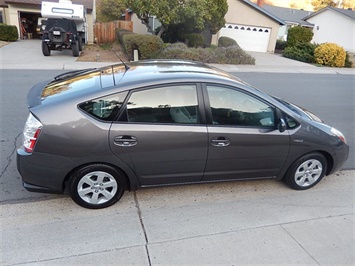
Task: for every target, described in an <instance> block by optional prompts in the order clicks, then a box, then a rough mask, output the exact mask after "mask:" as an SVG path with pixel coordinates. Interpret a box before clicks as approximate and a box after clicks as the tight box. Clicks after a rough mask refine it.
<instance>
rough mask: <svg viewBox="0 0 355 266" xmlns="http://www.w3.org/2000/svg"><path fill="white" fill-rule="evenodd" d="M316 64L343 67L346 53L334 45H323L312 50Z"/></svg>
mask: <svg viewBox="0 0 355 266" xmlns="http://www.w3.org/2000/svg"><path fill="white" fill-rule="evenodd" d="M314 58H315V61H316V63H318V64H321V65H324V66H330V67H344V66H345V59H346V51H345V50H344V48H343V47H341V46H339V45H337V44H335V43H323V44H321V45H319V46H318V47H317V48H316V49H315V50H314Z"/></svg>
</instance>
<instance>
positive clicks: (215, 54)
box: [157, 43, 255, 65]
mask: <svg viewBox="0 0 355 266" xmlns="http://www.w3.org/2000/svg"><path fill="white" fill-rule="evenodd" d="M157 58H160V59H182V60H193V61H199V62H203V63H217V64H236V65H254V64H255V58H253V57H252V56H250V55H249V54H247V53H246V52H245V51H244V50H242V49H241V48H239V46H229V47H216V48H188V47H187V46H186V45H185V44H183V43H174V44H171V45H169V46H168V47H166V48H164V49H163V51H162V52H161V53H159V54H158V55H157Z"/></svg>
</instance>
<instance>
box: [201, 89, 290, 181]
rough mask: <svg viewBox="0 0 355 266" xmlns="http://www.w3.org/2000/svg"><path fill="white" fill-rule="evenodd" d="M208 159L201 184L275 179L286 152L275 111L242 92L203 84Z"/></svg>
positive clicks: (286, 135)
mask: <svg viewBox="0 0 355 266" xmlns="http://www.w3.org/2000/svg"><path fill="white" fill-rule="evenodd" d="M204 94H205V101H206V102H207V117H208V118H209V120H210V123H209V125H208V143H209V144H208V146H209V149H208V160H207V165H206V170H205V174H204V177H203V181H210V180H227V179H239V178H262V177H274V176H276V175H277V174H278V173H279V172H280V170H281V168H282V167H283V165H284V163H285V161H286V159H287V156H288V152H289V133H288V131H287V130H286V131H284V132H282V133H281V132H280V131H279V130H278V129H277V123H278V117H277V112H276V108H275V107H274V106H272V105H270V104H269V103H267V102H266V101H264V100H262V99H261V98H259V97H256V96H255V95H253V94H250V93H247V92H245V91H243V90H239V89H237V88H231V87H223V86H220V85H208V84H207V85H206V87H205V90H204Z"/></svg>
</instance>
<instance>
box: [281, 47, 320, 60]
mask: <svg viewBox="0 0 355 266" xmlns="http://www.w3.org/2000/svg"><path fill="white" fill-rule="evenodd" d="M316 47H318V44H311V43H303V44H301V43H299V44H296V45H295V46H287V47H286V48H285V49H284V51H283V56H284V57H287V58H290V59H294V60H297V61H301V62H306V63H314V62H315V59H314V50H315V49H316Z"/></svg>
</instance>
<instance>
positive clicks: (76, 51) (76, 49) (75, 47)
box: [71, 41, 79, 57]
mask: <svg viewBox="0 0 355 266" xmlns="http://www.w3.org/2000/svg"><path fill="white" fill-rule="evenodd" d="M71 49H72V51H73V56H74V57H78V56H79V42H78V41H76V42H75V44H74V45H72V46H71Z"/></svg>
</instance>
